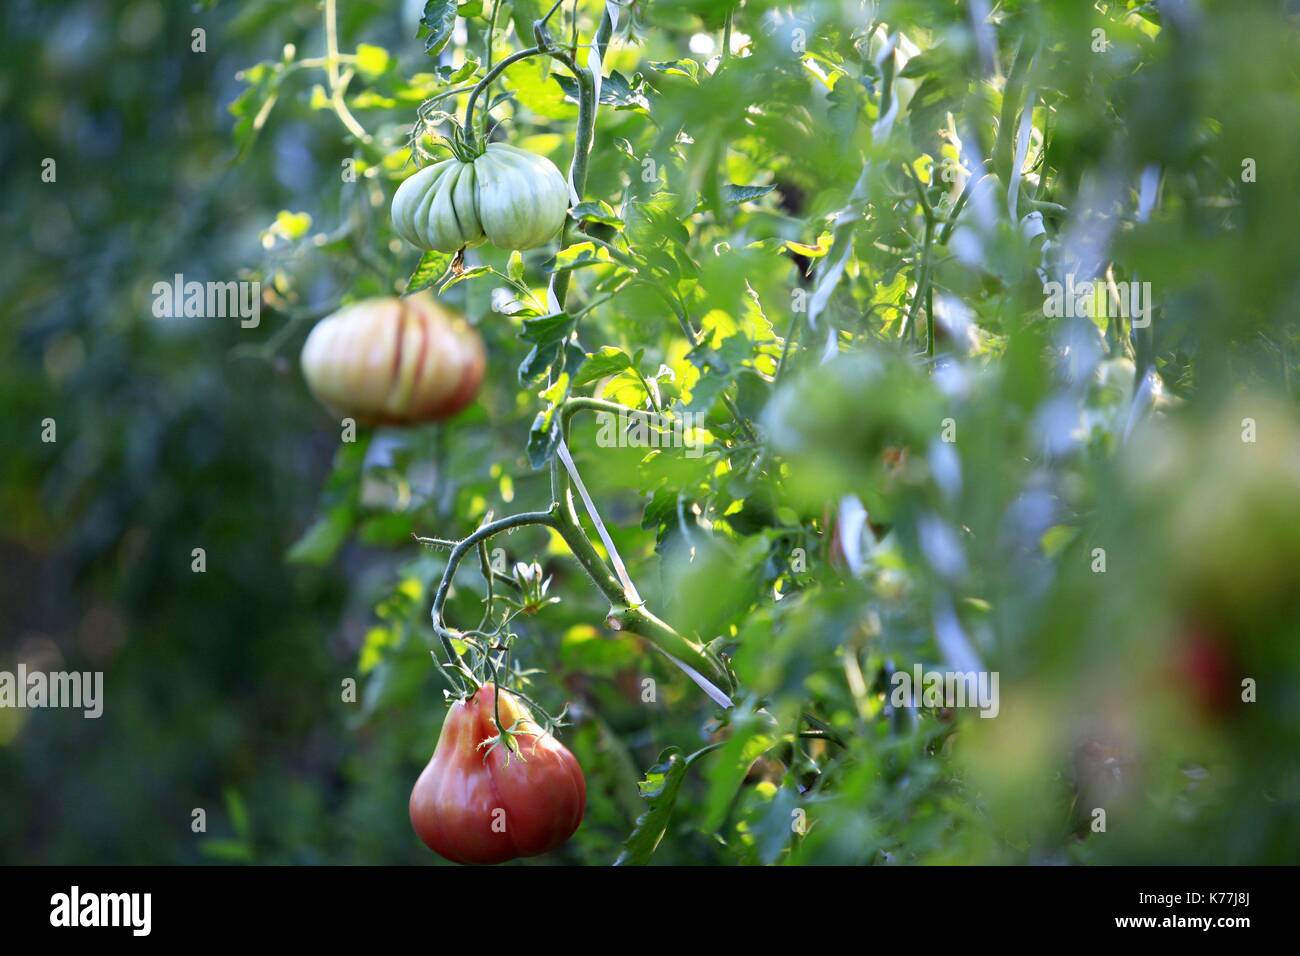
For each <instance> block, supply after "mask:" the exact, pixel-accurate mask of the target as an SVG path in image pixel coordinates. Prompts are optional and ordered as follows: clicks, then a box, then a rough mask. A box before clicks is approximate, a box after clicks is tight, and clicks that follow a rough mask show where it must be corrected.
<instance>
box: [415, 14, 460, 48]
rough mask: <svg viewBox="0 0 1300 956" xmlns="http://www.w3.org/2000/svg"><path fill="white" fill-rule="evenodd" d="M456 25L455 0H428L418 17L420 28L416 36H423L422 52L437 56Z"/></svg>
mask: <svg viewBox="0 0 1300 956" xmlns="http://www.w3.org/2000/svg"><path fill="white" fill-rule="evenodd" d="M455 27H456V0H429V2H428V3H426V4H425V5H424V14H423V16H421V17H420V30H419V32H418V33H417V34H416V36H423V37H424V52H425V53H427V54H429V56H437V55H438V54H439V53H441V52H442V48H443V47H445V46H446V45H447V41H448V40H450V39H451V34H452V30H454V29H455ZM426 31H427V33H426Z"/></svg>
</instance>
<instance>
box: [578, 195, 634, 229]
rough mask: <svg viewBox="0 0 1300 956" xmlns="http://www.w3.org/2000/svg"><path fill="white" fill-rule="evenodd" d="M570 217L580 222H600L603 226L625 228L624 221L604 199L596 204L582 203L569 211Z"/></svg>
mask: <svg viewBox="0 0 1300 956" xmlns="http://www.w3.org/2000/svg"><path fill="white" fill-rule="evenodd" d="M569 215H571V216H572V217H573V218H574V219H575V220H577V221H578V222H598V223H600V224H601V225H605V226H613V227H614V228H615V229H622V228H623V220H622V219H620V218H619V216H618V213H616V212H614V209H613V207H611V206H610V204H609V203H607V202H605V201H604V200H603V199H598V200H596V201H595V202H580V203H578V205H576V206H574V207H573V208H572V209H570V210H569Z"/></svg>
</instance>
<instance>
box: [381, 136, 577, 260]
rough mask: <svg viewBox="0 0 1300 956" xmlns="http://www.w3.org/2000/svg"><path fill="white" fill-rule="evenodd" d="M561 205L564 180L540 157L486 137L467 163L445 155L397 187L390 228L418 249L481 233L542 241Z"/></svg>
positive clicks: (497, 240)
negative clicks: (484, 144) (487, 140)
mask: <svg viewBox="0 0 1300 956" xmlns="http://www.w3.org/2000/svg"><path fill="white" fill-rule="evenodd" d="M568 209H569V185H568V183H567V182H565V180H564V177H563V176H561V175H560V171H559V170H558V169H556V168H555V164H554V163H552V162H551V161H550V160H549V159H547V158H546V157H544V156H537V155H535V154H533V153H530V152H528V151H526V150H522V149H518V148H517V147H514V146H510V145H508V144H506V143H489V144H488V146H487V149H486V150H485V151H484V152H483V155H481V156H479V157H478V158H477V159H475V160H474V161H473V162H471V163H462V162H461V161H460V160H458V159H445V160H443V161H441V162H438V163H434V164H433V165H431V166H426V167H424V169H421V170H420V171H419V172H417V173H415V174H414V175H413V176H411V177H409V178H408V179H407V180H406V181H405V182H403V183H402V185H400V186H399V187H397V195H395V196H394V197H393V228H394V229H395V230H397V234H398V235H399V236H401V237H402V238H403V239H405V240H406V241H407V242H409V243H411V245H413V246H418V247H419V248H421V249H433V250H436V251H438V252H455V251H456V250H457V249H460V248H461V247H462V246H474V245H477V244H478V243H480V242H482V241H483V240H484V239H485V238H486V239H487V241H488V242H490V243H492V245H494V246H497V247H498V248H501V249H532V248H534V247H536V246H541V245H545V244H546V243H547V242H549V241H550V240H551V239H552V238H553V237H554V236H555V234H556V233H557V232H559V231H560V227H561V226H563V225H564V217H565V216H566V215H567V214H568Z"/></svg>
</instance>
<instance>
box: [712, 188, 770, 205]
mask: <svg viewBox="0 0 1300 956" xmlns="http://www.w3.org/2000/svg"><path fill="white" fill-rule="evenodd" d="M775 188H776V186H775V184H773V185H770V186H737V185H736V184H735V183H727V184H726V185H725V186H723V187H722V198H723V201H725V202H727V203H730V204H731V205H733V206H734V205H738V204H740V203H743V202H749V201H750V200H753V199H757V198H758V197H759V196H766V195H767V194H768V193H770V192H771V191H772V190H773V189H775Z"/></svg>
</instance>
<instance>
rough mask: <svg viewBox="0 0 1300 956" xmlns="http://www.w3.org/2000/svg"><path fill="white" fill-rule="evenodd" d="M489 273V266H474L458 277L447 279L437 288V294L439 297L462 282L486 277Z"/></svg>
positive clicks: (490, 268) (490, 269)
mask: <svg viewBox="0 0 1300 956" xmlns="http://www.w3.org/2000/svg"><path fill="white" fill-rule="evenodd" d="M491 271H492V267H491V266H475V267H474V268H472V269H466V270H465V271H464V272H462V273H461V274H460V275H457V276H452V277H451V278H450V279H448V280H447V281H446V282H444V283H443V284H442V285H440V286H439V287H438V294H439V295H441V294H442V293H444V292H446V291H447V290H448V289H450V288H451V287H452V286H456V285H460V284H461V283H462V282H466V281H468V280H469V279H477V278H478V277H479V276H482V275H487V274H488V273H489V272H491Z"/></svg>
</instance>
